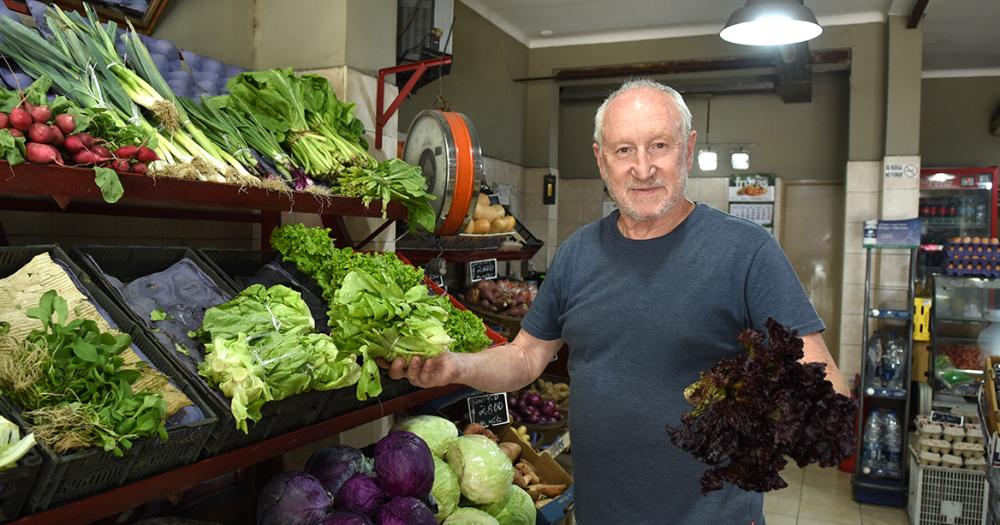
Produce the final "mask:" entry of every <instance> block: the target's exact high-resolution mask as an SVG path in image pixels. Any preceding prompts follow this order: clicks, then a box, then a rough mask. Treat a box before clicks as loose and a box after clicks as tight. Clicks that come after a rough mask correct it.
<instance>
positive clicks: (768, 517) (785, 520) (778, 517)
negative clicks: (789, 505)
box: [764, 512, 798, 525]
mask: <svg viewBox="0 0 1000 525" xmlns="http://www.w3.org/2000/svg"><path fill="white" fill-rule="evenodd" d="M764 520H765V521H766V522H767V525H798V520H797V519H796V518H795V516H785V515H784V514H771V513H768V512H765V513H764Z"/></svg>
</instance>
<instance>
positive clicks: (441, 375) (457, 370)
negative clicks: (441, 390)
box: [378, 352, 468, 388]
mask: <svg viewBox="0 0 1000 525" xmlns="http://www.w3.org/2000/svg"><path fill="white" fill-rule="evenodd" d="M461 357H462V356H458V355H456V354H453V353H452V352H443V353H441V354H439V355H437V356H435V357H432V358H430V359H425V358H421V357H412V358H410V364H409V366H407V364H406V361H404V360H403V358H402V357H397V358H396V359H395V360H393V362H392V363H389V362H388V361H386V360H384V359H378V364H379V366H381V367H382V368H385V369H387V370H389V377H391V378H393V379H403V378H406V379H407V380H408V381H409V382H410V383H411V384H412V385H413V386H418V387H420V388H432V387H436V386H445V385H450V384H452V383H464V382H466V381H468V378H464V377H462V371H463V367H462V363H461V360H462V359H461Z"/></svg>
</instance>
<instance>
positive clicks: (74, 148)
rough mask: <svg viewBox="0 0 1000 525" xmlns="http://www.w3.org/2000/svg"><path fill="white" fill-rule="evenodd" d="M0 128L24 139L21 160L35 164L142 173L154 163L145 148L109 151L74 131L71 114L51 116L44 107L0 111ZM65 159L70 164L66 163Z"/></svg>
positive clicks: (153, 155) (26, 105) (101, 143)
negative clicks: (90, 167)
mask: <svg viewBox="0 0 1000 525" xmlns="http://www.w3.org/2000/svg"><path fill="white" fill-rule="evenodd" d="M0 129H7V131H8V132H9V133H10V134H11V135H13V136H15V137H24V139H25V158H26V159H27V160H28V162H35V163H38V164H58V165H60V166H64V165H66V164H70V165H78V166H101V167H105V168H111V169H113V170H115V171H118V172H122V173H140V174H142V173H146V165H147V164H148V163H150V162H153V161H155V160H157V156H156V152H154V151H153V150H151V149H149V148H147V147H145V146H122V147H120V148H118V149H117V150H115V151H114V152H112V151H111V150H109V149H108V148H107V143H106V142H105V141H104V140H102V139H98V138H95V137H93V136H91V135H90V134H89V133H86V132H80V133H76V134H74V133H73V132H74V131H76V122H75V120H74V118H73V115H70V114H68V113H63V114H59V115H55V116H53V115H52V110H51V109H49V107H48V106H44V105H38V106H36V105H32V104H29V103H28V102H24V103H22V104H21V105H20V106H18V107H16V108H14V109H13V110H11V112H10V114H7V113H2V112H0ZM66 159H69V160H70V161H71V162H68V163H67V162H66Z"/></svg>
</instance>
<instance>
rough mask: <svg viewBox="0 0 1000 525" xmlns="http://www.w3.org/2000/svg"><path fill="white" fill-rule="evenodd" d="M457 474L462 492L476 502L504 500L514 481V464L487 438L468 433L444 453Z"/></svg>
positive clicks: (489, 502)
mask: <svg viewBox="0 0 1000 525" xmlns="http://www.w3.org/2000/svg"><path fill="white" fill-rule="evenodd" d="M445 459H447V461H448V465H450V466H451V468H453V469H454V470H455V473H456V474H458V479H459V486H460V487H461V489H462V495H463V496H465V497H466V498H467V499H468V500H469V501H472V502H473V503H476V504H479V505H489V504H491V503H496V502H498V501H503V500H504V499H505V498H506V497H507V492H508V491H509V490H510V485H511V483H513V481H514V465H512V464H511V462H510V458H509V457H507V455H506V454H504V452H503V450H500V447H499V446H497V444H496V443H494V442H493V441H492V440H490V438H488V437H485V436H479V435H468V436H461V437H459V438H456V439H455V441H454V442H453V443H452V444H451V446H450V447H449V448H448V453H447V454H446V455H445Z"/></svg>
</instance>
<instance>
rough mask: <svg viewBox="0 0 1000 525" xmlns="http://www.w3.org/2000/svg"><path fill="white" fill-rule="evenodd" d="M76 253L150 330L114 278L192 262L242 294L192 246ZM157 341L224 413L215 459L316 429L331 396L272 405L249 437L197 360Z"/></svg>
mask: <svg viewBox="0 0 1000 525" xmlns="http://www.w3.org/2000/svg"><path fill="white" fill-rule="evenodd" d="M73 253H74V256H75V257H76V259H77V260H79V261H80V262H81V263H82V264H83V265H84V266H85V267H86V268H87V270H88V271H89V272H90V273H91V274H92V275H93V276H94V279H95V280H97V281H98V282H99V283H100V284H101V286H102V287H103V288H104V289H105V290H106V291H107V293H108V294H109V295H110V296H111V297H112V298H113V299H114V301H115V303H116V304H117V305H118V306H119V307H120V308H122V309H123V310H124V311H126V312H128V313H129V315H130V316H131V317H132V319H133V320H134V322H136V323H138V324H140V325H141V326H143V327H145V328H146V329H147V330H152V329H153V327H152V326H151V324H150V323H151V321H150V319H149V318H148V316H142V315H141V314H139V313H138V312H137V311H136V310H135V309H134V308H132V307H131V306H129V304H128V303H127V302H126V300H125V297H124V296H123V295H122V294H121V293H120V292H119V291H118V289H117V288H116V287H115V286H114V285H113V284H112V282H111V280H110V278H114V279H117V280H118V281H121V282H122V283H128V282H131V281H133V280H135V279H138V278H140V277H144V276H147V275H150V274H153V273H157V272H161V271H163V270H165V269H167V268H169V267H170V266H172V265H173V264H175V263H177V262H178V261H181V260H182V259H185V258H186V259H188V260H190V261H191V262H192V263H194V265H195V266H196V267H197V268H198V270H199V271H200V272H201V273H203V274H204V275H205V276H206V277H208V279H209V280H210V281H211V282H212V284H213V285H214V286H215V287H217V288H218V290H220V291H221V292H222V295H223V296H225V297H226V299H227V300H228V299H231V298H232V297H233V296H235V295H236V293H237V291H236V289H235V288H234V287H233V286H232V285H231V284H230V283H229V282H228V281H227V280H226V279H225V278H223V277H222V276H221V275H220V274H219V273H218V271H217V270H216V269H214V268H213V267H212V266H210V265H209V264H208V263H206V262H205V260H204V259H203V258H202V256H200V255H198V254H197V253H195V251H194V250H191V249H190V248H186V247H174V248H170V247H154V246H84V247H80V248H76V249H74V251H73ZM197 324H198V325H199V326H200V324H201V321H200V320H198V321H197ZM153 340H154V344H155V345H156V346H157V348H158V350H159V351H160V352H161V353H162V354H164V355H166V356H167V357H168V358H169V359H171V361H172V362H173V364H174V366H175V368H176V369H177V370H178V371H179V373H180V374H181V375H182V376H183V377H184V379H185V380H186V381H188V382H190V383H191V384H192V385H194V387H195V390H197V392H198V393H199V394H201V396H202V397H203V398H204V399H205V401H206V402H207V403H208V404H209V406H211V407H212V410H213V411H214V412H215V413H216V414H218V417H219V423H218V424H217V425H216V426H215V428H213V429H212V432H211V435H210V436H208V437H206V439H203V440H202V443H203V447H204V452H205V455H206V456H214V455H216V454H220V453H222V452H227V451H229V450H232V449H235V448H239V447H243V446H246V445H250V444H252V443H256V442H258V441H261V440H264V439H267V438H270V437H273V436H277V435H280V434H284V433H286V432H290V431H292V430H295V429H298V428H301V427H304V426H307V425H311V424H312V423H314V422H316V420H317V417H318V416H319V413H320V411H321V410H322V409H323V407H324V405H325V404H326V402H327V398H328V397H329V394H328V393H327V392H306V393H304V394H299V395H296V396H292V397H289V398H287V399H283V400H281V401H272V402H270V403H267V404H265V405H264V407H263V409H262V411H261V413H262V416H263V417H262V418H261V421H260V422H258V423H257V424H253V425H252V426H251V427H250V428H249V433H248V434H244V433H243V432H242V431H240V430H239V429H237V428H236V423H235V420H234V419H233V418H232V415H231V414H232V412H231V410H230V400H229V398H227V397H225V395H223V394H222V392H220V391H219V390H218V389H215V388H212V387H211V386H209V385H208V383H206V382H205V380H204V378H202V377H201V376H200V375H199V374H198V367H197V363H196V362H195V360H194V359H192V358H188V357H187V356H184V355H182V354H180V353H179V352H178V351H177V350H175V349H173V348H168V347H167V346H166V344H165V342H164V341H162V340H161V339H160V338H158V337H157V338H153Z"/></svg>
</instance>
